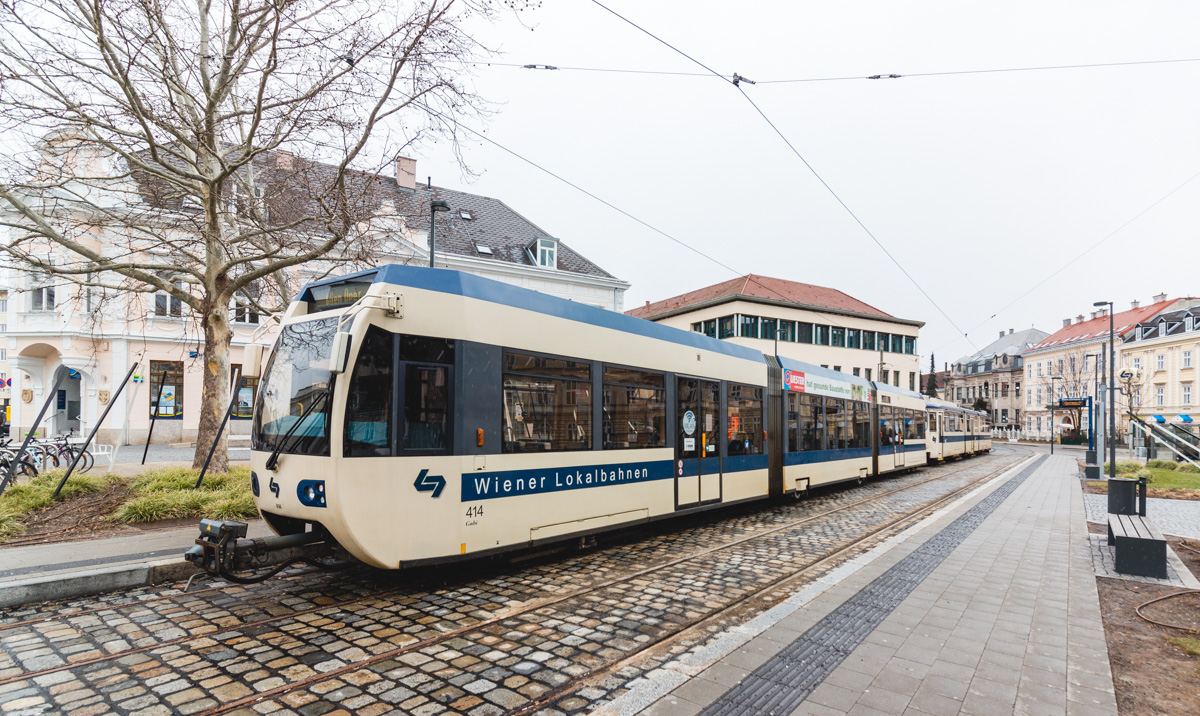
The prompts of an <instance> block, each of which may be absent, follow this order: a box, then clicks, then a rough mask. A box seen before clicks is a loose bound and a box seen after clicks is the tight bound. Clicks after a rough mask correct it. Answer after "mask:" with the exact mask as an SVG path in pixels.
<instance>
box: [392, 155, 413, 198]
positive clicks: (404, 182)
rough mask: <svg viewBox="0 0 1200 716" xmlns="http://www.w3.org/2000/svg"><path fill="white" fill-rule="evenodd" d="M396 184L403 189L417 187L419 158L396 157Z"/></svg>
mask: <svg viewBox="0 0 1200 716" xmlns="http://www.w3.org/2000/svg"><path fill="white" fill-rule="evenodd" d="M396 185H397V186H399V187H401V188H403V189H414V190H415V189H416V188H417V160H416V159H409V158H408V157H396Z"/></svg>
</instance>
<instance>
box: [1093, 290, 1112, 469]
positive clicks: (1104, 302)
mask: <svg viewBox="0 0 1200 716" xmlns="http://www.w3.org/2000/svg"><path fill="white" fill-rule="evenodd" d="M1092 305H1093V306H1096V307H1100V306H1108V435H1107V436H1105V437H1106V438H1107V439H1108V477H1109V479H1112V480H1115V479H1116V477H1117V393H1116V387H1117V378H1116V365H1117V354H1116V352H1115V351H1114V350H1113V337H1114V333H1113V304H1112V301H1096V302H1095V303H1093V304H1092Z"/></svg>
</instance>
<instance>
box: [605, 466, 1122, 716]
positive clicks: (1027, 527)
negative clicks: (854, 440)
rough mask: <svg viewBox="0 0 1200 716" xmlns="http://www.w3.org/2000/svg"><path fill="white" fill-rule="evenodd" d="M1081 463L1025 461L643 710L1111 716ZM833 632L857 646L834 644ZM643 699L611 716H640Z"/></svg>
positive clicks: (661, 713)
mask: <svg viewBox="0 0 1200 716" xmlns="http://www.w3.org/2000/svg"><path fill="white" fill-rule="evenodd" d="M1075 463H1076V460H1075V458H1074V457H1073V456H1063V455H1055V456H1047V457H1045V458H1039V459H1037V460H1036V461H1035V462H1033V463H1026V464H1024V465H1022V466H1020V467H1019V468H1018V469H1016V470H1014V471H1011V472H1010V473H1008V474H1006V475H1004V476H1002V477H1001V478H1000V479H998V480H996V481H994V482H993V483H990V484H989V486H988V488H987V489H984V490H980V491H978V494H975V495H973V496H972V497H971V498H969V499H967V500H963V501H962V502H961V503H960V504H957V505H955V506H954V507H952V508H950V509H948V510H946V512H945V514H943V515H940V516H939V517H938V518H936V519H933V520H927V521H926V523H924V524H923V525H922V526H921V527H920V529H919V530H915V529H914V530H911V531H910V533H909V534H907V535H906V536H905V537H904V538H902V539H898V540H895V541H893V542H892V543H890V544H888V545H886V549H882V548H881V549H879V550H876V553H875V554H873V555H871V556H870V557H869V558H867V559H864V560H861V562H862V564H861V565H859V566H856V567H855V568H854V569H852V570H848V573H846V574H844V576H842V577H841V578H839V579H838V580H837V581H836V582H835V583H831V584H829V585H827V586H826V587H825V588H821V589H806V590H805V591H806V592H809V593H810V594H809V595H804V596H803V602H802V604H797V603H795V602H796V600H789V602H792V603H791V604H788V603H785V604H783V605H780V607H777V608H776V609H783V610H785V612H781V613H787V612H788V611H790V613H787V616H783V617H782V618H778V619H777V620H776V621H771V624H770V626H767V627H766V628H764V629H760V630H757V636H755V637H754V638H747V639H745V640H744V641H743V642H742V643H741V645H740V646H738V647H737V648H735V649H733V650H732V651H730V652H729V653H727V654H726V655H725V656H724V657H723V658H721V659H720V660H719V661H716V663H711V665H707V668H703V669H701V668H699V665H698V664H697V663H696V661H695V659H693V660H691V661H689V660H688V657H687V656H685V657H683V658H681V659H679V660H678V661H677V662H676V663H675V664H667V665H666V666H665V667H664V668H663V672H664V673H668V674H670V676H667V677H666V678H659V679H658V682H659V683H660V684H661V683H664V682H671V681H672V677H674V682H673V683H677V684H678V686H677V687H676V688H674V689H673V690H672V691H670V693H667V694H666V695H665V696H662V697H661V698H659V699H658V700H657V701H655V702H653V703H651V704H649V705H648V706H647V707H646V708H645V709H644V710H642V711H641V712H642V713H646V714H652V715H653V716H665V715H671V716H692V715H693V714H700V713H706V714H710V713H711V714H716V713H734V712H736V713H741V714H764V715H766V714H776V715H781V714H788V713H792V714H805V715H807V714H811V715H813V716H822V715H828V714H856V715H858V714H861V715H863V716H870V715H871V714H912V715H914V716H920V715H921V714H929V715H935V716H936V715H940V714H958V713H964V714H980V715H983V714H1012V713H1020V714H1063V713H1065V714H1080V715H1085V714H1116V713H1117V707H1116V699H1115V696H1114V693H1113V682H1112V674H1111V671H1110V668H1109V660H1108V650H1107V646H1106V643H1105V639H1104V628H1103V625H1102V623H1101V619H1100V606H1099V598H1098V594H1097V590H1096V578H1095V573H1094V571H1093V570H1094V566H1093V562H1092V547H1091V542H1090V540H1089V536H1088V528H1087V521H1086V514H1085V508H1084V500H1083V494H1082V492H1081V490H1080V489H1079V481H1078V477H1077V473H1078V468H1077V466H1076V464H1075ZM930 555H932V557H931V556H930ZM931 558H932V559H935V560H936V563H935V564H933V565H930V564H928V560H929V559H931ZM921 561H925V562H926V567H925V568H923V569H921V570H917V571H914V569H913V568H912V567H909V566H908V565H914V564H917V563H919V562H921ZM897 572H899V573H900V581H901V582H902V581H903V579H904V578H906V577H905V575H908V577H912V576H913V575H916V576H915V578H913V579H912V582H913V583H912V584H911V585H909V586H908V587H907V588H902V589H900V591H902V592H903V594H900V592H898V591H896V590H897V586H896V585H897V584H898V582H897V581H896V574H897ZM889 575H890V576H889ZM863 595H872V599H868V600H863V599H862V596H863ZM797 596H798V597H801V595H797ZM855 597H859V598H858V599H857V600H856V599H855ZM773 611H774V610H773ZM762 618H766V619H768V621H770V620H771V617H770V613H768V614H766V615H763V617H762ZM762 618H760V620H759V621H761V619H762ZM847 619H850V620H851V621H854V620H858V621H859V622H862V621H868V622H870V623H871V624H872V625H873V626H872V627H871V628H870V629H865V628H862V627H861V626H860V627H858V628H849V627H850V626H851V625H850V624H849V623H848V622H847ZM839 620H840V621H839ZM831 630H832V631H834V632H835V633H836V634H843V633H844V634H846V635H849V634H852V633H854V632H860V633H861V635H859V636H856V637H853V638H851V637H850V636H846V637H844V638H841V637H835V638H833V639H829V638H827V637H829V636H830V632H831ZM816 642H824V643H829V644H831V645H832V647H833V648H832V649H828V648H827V649H823V650H818V649H814V648H813V647H811V644H813V643H816ZM652 681H653V680H652V679H649V680H648V681H647V683H651V682H652ZM784 685H786V689H785V688H783V686H784ZM787 689H792V692H791V693H790V694H789V693H788V692H787ZM638 691H639V689H638V688H636V687H635V688H634V689H633V691H631V692H630V694H629V696H630V697H631V698H629V699H625V700H624V702H623V703H614V704H613V709H612V710H614V711H617V712H622V713H634V712H636V711H637V710H638V709H631V708H630V706H632V705H633V704H636V703H637V702H638V699H637V693H638ZM801 695H802V698H798V697H800V696H801ZM788 696H790V697H791V698H787V697H788ZM620 701H621V699H618V702H620ZM641 705H645V702H643V703H642V704H641ZM638 708H640V705H639V706H638Z"/></svg>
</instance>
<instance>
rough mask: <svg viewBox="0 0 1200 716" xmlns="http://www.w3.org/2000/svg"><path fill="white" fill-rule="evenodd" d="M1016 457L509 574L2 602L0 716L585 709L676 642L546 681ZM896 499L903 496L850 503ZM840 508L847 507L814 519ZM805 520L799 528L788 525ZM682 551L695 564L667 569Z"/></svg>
mask: <svg viewBox="0 0 1200 716" xmlns="http://www.w3.org/2000/svg"><path fill="white" fill-rule="evenodd" d="M1026 454H1028V453H1027V452H1026V451H1022V450H1019V449H1013V448H1008V447H1002V448H1000V449H998V450H997V454H995V455H992V456H988V457H983V458H977V459H975V460H972V461H968V462H964V463H958V464H954V465H951V466H944V467H938V468H930V469H927V470H923V471H920V472H917V473H915V474H912V475H907V476H902V477H897V478H892V479H886V480H879V481H873V482H870V483H868V484H867V485H865V486H862V487H858V488H853V489H845V490H840V491H836V492H828V493H825V494H820V495H817V496H814V497H812V498H810V499H807V500H804V501H800V502H795V503H778V504H776V505H773V506H765V507H763V506H760V507H757V508H740V509H738V508H735V509H732V510H729V511H724V512H720V513H718V514H716V515H709V516H704V517H697V518H687V519H684V520H681V521H678V522H675V523H671V524H667V525H663V526H662V527H659V528H658V531H656V532H650V533H644V534H642V535H640V536H639V537H637V538H631V539H629V540H628V541H625V542H624V543H614V544H612V546H609V547H606V548H603V549H597V550H593V551H589V552H576V553H573V554H570V555H569V556H565V557H564V556H562V555H559V556H557V557H553V558H550V559H542V560H541V561H538V560H531V561H530V562H527V563H525V564H524V565H523V566H520V567H518V566H514V565H512V564H509V565H503V564H489V563H483V562H476V563H469V564H466V565H460V566H455V567H453V568H441V569H430V570H424V571H416V572H406V573H386V572H378V571H371V570H355V571H349V572H344V573H339V574H332V575H331V574H325V573H307V574H304V573H297V572H292V573H290V574H289V575H288V576H287V577H285V578H283V579H277V580H272V581H269V582H266V583H263V584H259V585H252V586H246V587H240V586H233V585H228V586H222V587H221V588H219V589H209V590H206V591H203V592H195V593H192V594H187V595H181V594H178V593H177V590H174V591H172V590H163V589H162V588H158V589H142V590H132V591H129V592H124V593H121V594H118V595H109V596H107V597H104V598H101V599H96V598H91V599H87V600H79V601H75V602H70V603H61V604H51V605H46V606H41V607H31V608H27V609H23V610H14V611H10V612H9V613H7V614H5V615H4V617H3V618H2V619H0V712H3V713H6V714H7V713H27V714H41V713H73V714H101V713H123V714H140V715H144V716H152V715H154V714H173V713H182V714H193V713H228V712H237V713H246V714H252V713H285V714H292V713H294V714H304V715H305V716H317V715H319V714H326V713H339V714H341V713H355V714H364V715H365V716H374V715H376V714H385V713H405V714H418V715H429V716H432V715H434V714H442V713H466V714H472V715H473V716H485V715H487V714H500V713H505V712H508V711H511V710H514V709H521V708H523V707H527V706H529V705H530V704H531V703H532V704H535V705H536V701H537V700H538V699H543V698H547V695H550V696H552V697H555V698H553V700H552V701H551V702H550V703H548V704H547V708H546V709H544V711H543V712H545V713H581V712H586V711H588V710H590V709H592V708H594V707H595V706H597V705H599V704H601V703H603V702H605V701H607V700H608V699H611V698H613V697H614V696H617V695H619V694H620V693H622V692H623V691H624V689H625V684H627V683H628V682H629V681H631V680H633V679H636V678H638V677H639V676H640V675H641V674H642V673H644V671H645V670H646V669H651V668H654V667H655V666H656V665H657V664H658V663H661V661H662V660H663V659H665V658H669V656H670V654H669V653H668V652H669V651H670V649H667V650H664V653H663V654H661V655H657V656H647V657H645V658H642V659H640V660H633V661H631V662H630V663H629V664H626V665H623V666H622V668H620V669H619V670H617V671H615V672H613V673H609V674H607V676H605V678H603V679H595V680H594V681H595V683H594V684H587V685H585V687H584V688H579V689H576V690H574V691H571V692H570V693H563V694H561V696H559V695H558V692H556V691H555V690H557V689H560V688H561V687H563V686H564V685H566V684H568V682H572V683H579V682H577V681H575V680H577V679H579V678H580V677H584V676H587V675H589V674H593V673H596V670H601V669H609V668H613V667H614V666H616V665H620V662H622V661H623V660H625V659H627V658H629V657H630V656H632V655H635V654H637V653H638V652H640V651H641V650H643V649H644V648H646V647H647V646H648V645H652V644H655V643H657V642H659V641H661V640H663V639H666V638H668V637H671V636H672V635H675V634H678V633H679V632H680V631H681V630H682V629H684V628H686V627H687V626H689V625H691V624H694V623H695V622H696V621H697V620H699V619H701V618H702V617H705V616H706V615H710V614H713V613H715V612H720V611H721V610H723V609H725V608H726V607H728V606H729V605H731V604H735V603H736V602H737V601H738V600H740V599H742V598H744V597H746V596H749V595H753V594H755V593H756V592H758V591H760V590H762V589H764V588H766V587H769V586H770V585H772V584H774V583H775V582H777V581H779V580H781V579H784V578H787V577H789V576H790V575H793V574H795V573H796V572H797V571H799V570H801V569H803V568H805V567H806V566H809V565H812V564H813V563H814V562H817V561H819V560H820V559H822V558H823V557H824V556H826V555H828V554H830V553H833V552H835V551H837V550H838V549H841V548H843V547H845V546H849V545H851V544H853V543H854V542H855V541H856V540H859V539H861V538H862V536H863V535H865V534H867V533H870V532H872V531H874V530H877V529H879V528H881V527H885V526H887V525H888V524H889V523H890V522H892V521H895V520H897V519H898V518H900V517H902V516H904V515H906V514H909V513H910V512H912V511H914V510H917V509H919V508H921V507H923V506H924V505H926V504H928V503H929V502H931V501H933V500H936V499H938V498H939V497H943V496H945V495H946V494H948V493H950V492H952V491H954V490H956V489H958V488H961V487H964V486H966V485H969V484H971V483H972V482H973V481H974V480H977V479H979V478H980V477H982V476H984V475H987V474H989V473H992V472H993V471H995V470H997V469H998V468H1000V467H1001V466H1006V465H1010V464H1012V463H1014V462H1016V461H1017V460H1019V459H1021V458H1022V457H1024V456H1025V455H1026ZM932 477H938V478H940V479H934V480H931V479H930V478H932ZM900 488H909V489H904V490H903V491H899V492H895V494H891V495H888V496H887V497H886V498H885V499H879V500H875V501H872V502H869V503H866V504H862V505H857V506H852V505H853V503H855V502H857V501H859V500H864V499H868V498H872V497H882V496H883V495H884V494H885V493H889V492H892V491H896V490H899V489H900ZM838 507H847V509H846V510H844V511H842V512H839V513H837V514H833V515H825V516H822V513H824V512H826V511H828V510H830V509H834V508H838ZM805 518H812V519H811V520H810V521H807V522H805V523H804V524H800V525H791V523H793V522H796V521H797V520H801V519H805ZM886 533H887V530H885V531H884V532H882V533H881V535H880V537H882V536H885V535H886ZM749 538H753V539H749ZM738 540H743V541H741V542H739V543H737V544H734V545H732V546H727V547H725V548H722V549H714V548H716V547H720V546H721V545H729V544H730V543H733V542H735V541H738ZM688 555H696V556H695V557H694V558H693V559H689V560H686V561H681V560H680V558H681V557H685V556H688ZM850 556H852V555H847V558H849V557H850ZM833 566H835V565H833V564H828V565H823V569H820V570H815V572H816V573H814V574H812V575H810V577H809V578H811V579H817V578H819V577H820V576H821V574H823V573H824V572H825V571H828V569H832V568H833ZM652 567H655V569H653V570H652V569H650V568H652ZM782 596H783V595H782V594H781V595H780V596H779V598H782ZM70 612H79V613H76V614H71V613H70ZM713 628H714V629H716V630H719V628H720V625H719V624H716V625H714V627H713ZM711 633H714V632H706V633H700V634H697V635H695V636H692V637H690V638H689V639H684V640H681V641H680V642H679V643H678V644H672V645H671V649H674V650H679V649H686V648H689V647H690V646H693V645H695V644H698V643H703V642H704V640H705V639H706V638H711V637H710V636H707V634H711ZM34 672H38V673H37V675H33V674H34ZM241 707H245V708H241ZM239 708H241V710H238V709H239Z"/></svg>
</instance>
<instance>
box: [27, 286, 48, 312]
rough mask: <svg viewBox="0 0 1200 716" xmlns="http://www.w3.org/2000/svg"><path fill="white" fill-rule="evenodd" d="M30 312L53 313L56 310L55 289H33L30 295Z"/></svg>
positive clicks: (45, 287) (43, 287)
mask: <svg viewBox="0 0 1200 716" xmlns="http://www.w3.org/2000/svg"><path fill="white" fill-rule="evenodd" d="M29 300H30V304H29V310H31V311H53V310H54V287H53V286H39V287H38V288H35V289H33V291H32V292H31V293H30V299H29Z"/></svg>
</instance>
